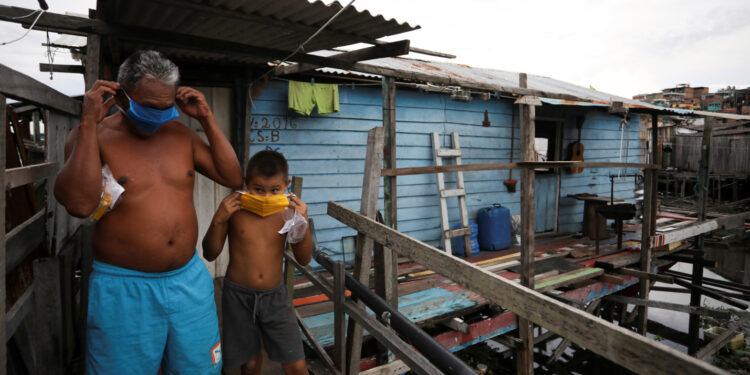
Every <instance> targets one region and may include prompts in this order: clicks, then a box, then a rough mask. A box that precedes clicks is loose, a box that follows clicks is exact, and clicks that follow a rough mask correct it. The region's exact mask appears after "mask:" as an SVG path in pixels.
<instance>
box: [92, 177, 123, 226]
mask: <svg viewBox="0 0 750 375" xmlns="http://www.w3.org/2000/svg"><path fill="white" fill-rule="evenodd" d="M123 192H125V188H124V187H122V185H120V184H119V183H118V182H117V180H115V177H114V176H113V175H112V172H111V171H110V170H109V166H107V165H105V166H104V167H103V168H102V196H101V198H100V199H99V205H98V206H97V207H96V209H95V210H94V213H93V214H91V218H92V219H94V221H99V219H101V218H102V216H104V214H106V213H107V212H109V211H111V210H112V209H113V208H115V205H117V203H118V202H119V201H120V196H121V195H122V193H123Z"/></svg>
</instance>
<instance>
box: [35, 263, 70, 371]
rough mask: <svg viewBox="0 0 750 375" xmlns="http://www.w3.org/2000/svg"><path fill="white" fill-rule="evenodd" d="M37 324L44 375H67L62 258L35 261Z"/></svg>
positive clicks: (37, 341) (41, 366)
mask: <svg viewBox="0 0 750 375" xmlns="http://www.w3.org/2000/svg"><path fill="white" fill-rule="evenodd" d="M33 270H34V295H33V299H34V308H33V310H32V313H33V314H34V316H31V317H30V319H32V320H33V321H34V322H37V324H34V326H33V333H34V337H35V345H36V347H37V348H39V357H40V358H42V361H40V362H39V363H38V364H37V365H39V373H40V374H50V375H54V374H62V373H63V367H64V366H63V348H62V344H63V342H62V325H63V322H62V311H61V309H60V306H62V302H61V300H60V299H61V293H60V258H57V257H48V258H39V259H36V260H35V261H34V264H33Z"/></svg>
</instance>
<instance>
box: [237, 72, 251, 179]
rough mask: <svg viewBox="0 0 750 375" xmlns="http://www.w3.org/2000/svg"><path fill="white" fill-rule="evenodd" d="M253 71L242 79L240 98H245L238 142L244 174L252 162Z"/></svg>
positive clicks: (241, 103)
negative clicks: (248, 164)
mask: <svg viewBox="0 0 750 375" xmlns="http://www.w3.org/2000/svg"><path fill="white" fill-rule="evenodd" d="M251 75H252V71H250V70H249V69H248V70H246V71H245V76H244V77H243V79H242V84H241V87H240V90H242V93H241V94H240V96H241V97H242V98H243V99H242V102H240V103H239V105H240V106H242V109H241V110H240V114H241V115H242V120H241V121H239V124H240V126H241V129H240V138H241V140H240V141H239V142H238V143H239V144H240V146H241V147H242V151H241V152H240V153H239V157H240V158H241V159H240V165H241V166H242V173H243V174H244V173H245V169H247V163H248V162H249V161H250V127H251V126H252V125H253V124H252V118H251V117H252V114H253V106H252V95H253V93H252V85H253V84H251V83H250V82H251V81H252V78H251Z"/></svg>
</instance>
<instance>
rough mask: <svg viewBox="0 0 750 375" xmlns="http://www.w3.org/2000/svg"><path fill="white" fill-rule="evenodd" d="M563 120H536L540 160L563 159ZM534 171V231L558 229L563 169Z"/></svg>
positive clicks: (542, 231)
mask: <svg viewBox="0 0 750 375" xmlns="http://www.w3.org/2000/svg"><path fill="white" fill-rule="evenodd" d="M562 124H563V123H562V121H558V120H547V119H537V120H536V126H535V128H536V131H535V134H534V149H535V151H536V155H537V161H555V160H562ZM534 171H535V174H536V176H535V182H534V231H535V232H536V233H544V232H554V231H556V230H557V212H558V205H559V203H560V199H559V198H560V170H559V169H558V168H537V169H535V170H534Z"/></svg>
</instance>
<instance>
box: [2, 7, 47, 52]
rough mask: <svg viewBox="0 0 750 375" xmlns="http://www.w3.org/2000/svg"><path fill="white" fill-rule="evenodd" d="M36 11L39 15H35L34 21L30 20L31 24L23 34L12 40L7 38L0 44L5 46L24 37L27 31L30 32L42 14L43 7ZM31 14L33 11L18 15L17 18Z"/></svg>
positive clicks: (27, 33)
mask: <svg viewBox="0 0 750 375" xmlns="http://www.w3.org/2000/svg"><path fill="white" fill-rule="evenodd" d="M38 12H39V15H37V16H36V18H35V19H34V22H32V23H31V26H29V29H28V30H26V32H25V33H23V35H21V36H19V37H18V38H16V39H13V40H9V41H7V42H2V43H0V46H6V45H8V44H11V43H15V42H17V41H19V40H21V39H23V38H25V37H26V35H29V32H31V30H32V29H33V28H34V25H36V22H37V21H39V18H40V17H41V16H42V14H44V10H43V9H39V10H38ZM32 14H34V13H31V14H27V15H25V16H23V17H18V18H26V17H28V16H30V15H32Z"/></svg>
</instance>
